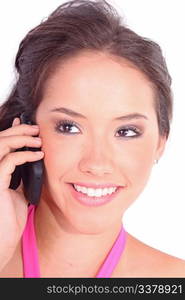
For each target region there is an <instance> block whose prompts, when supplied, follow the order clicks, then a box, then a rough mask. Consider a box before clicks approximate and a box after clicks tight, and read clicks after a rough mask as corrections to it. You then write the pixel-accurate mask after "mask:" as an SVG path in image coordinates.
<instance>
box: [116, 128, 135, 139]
mask: <svg viewBox="0 0 185 300" xmlns="http://www.w3.org/2000/svg"><path fill="white" fill-rule="evenodd" d="M117 132H118V133H119V135H120V136H119V137H126V138H136V137H139V136H140V135H141V132H140V130H139V129H138V128H136V127H133V126H127V127H123V128H120V129H119V130H118V131H117Z"/></svg>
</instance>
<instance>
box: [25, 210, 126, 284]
mask: <svg viewBox="0 0 185 300" xmlns="http://www.w3.org/2000/svg"><path fill="white" fill-rule="evenodd" d="M34 212H35V206H34V205H29V207H28V218H27V223H26V226H25V229H24V232H23V235H22V256H23V268H24V277H25V278H28V277H29V278H30V277H40V270H39V260H38V252H37V243H36V237H35V231H34ZM125 244H126V232H125V230H124V228H123V226H122V228H121V230H120V233H119V235H118V237H117V239H116V241H115V242H114V244H113V246H112V248H111V250H110V251H109V253H108V255H107V257H106V258H105V261H104V263H103V265H102V266H101V268H100V270H99V272H98V275H97V276H96V278H100V277H102V278H109V277H110V276H111V274H112V272H113V270H114V268H115V267H116V265H117V264H118V262H119V259H120V257H121V254H122V252H123V250H124V248H125Z"/></svg>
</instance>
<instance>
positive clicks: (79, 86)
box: [44, 52, 154, 109]
mask: <svg viewBox="0 0 185 300" xmlns="http://www.w3.org/2000/svg"><path fill="white" fill-rule="evenodd" d="M51 99H52V103H51V104H55V105H58V104H64V103H65V104H70V103H71V102H73V104H74V105H77V106H76V107H78V105H79V103H80V104H84V105H86V106H87V105H89V104H91V102H93V103H98V104H99V105H107V106H108V105H114V106H115V104H116V105H117V106H120V105H131V106H132V105H134V106H135V107H136V109H137V108H139V107H140V108H141V109H142V107H145V108H146V106H149V107H151V106H152V104H153V99H154V91H153V89H152V84H151V82H150V81H149V80H148V78H147V77H146V76H145V75H144V74H143V73H142V72H141V71H140V70H138V69H137V68H136V67H135V66H133V64H132V63H130V62H129V61H128V60H126V59H124V58H120V57H116V56H113V55H107V54H105V53H90V52H85V53H81V54H79V55H77V56H75V57H73V58H70V59H68V60H67V61H65V62H63V63H61V64H59V65H58V67H57V69H56V71H55V73H54V74H53V75H52V76H51V77H50V78H49V80H48V81H47V84H46V86H45V92H44V101H47V104H49V102H48V101H51Z"/></svg>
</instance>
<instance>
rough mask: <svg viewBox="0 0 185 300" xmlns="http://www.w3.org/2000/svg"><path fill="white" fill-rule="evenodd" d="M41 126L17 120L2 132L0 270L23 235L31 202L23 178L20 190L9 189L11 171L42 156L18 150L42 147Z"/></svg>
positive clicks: (0, 147)
mask: <svg viewBox="0 0 185 300" xmlns="http://www.w3.org/2000/svg"><path fill="white" fill-rule="evenodd" d="M38 133H39V128H35V127H34V126H33V125H28V124H20V120H19V118H16V119H14V121H13V123H12V127H10V128H8V129H6V130H3V131H0V270H2V268H3V267H4V266H5V265H6V264H7V263H8V261H9V260H10V258H11V257H12V255H13V253H14V251H15V249H16V246H17V244H18V242H19V240H20V238H21V236H22V233H23V230H24V227H25V224H26V220H27V210H28V201H27V200H26V199H25V197H24V193H23V184H22V181H21V184H20V186H19V187H18V188H17V190H12V189H9V186H10V181H11V176H12V173H13V172H14V170H15V168H16V166H18V165H21V164H24V163H26V162H33V161H36V160H40V159H42V158H43V156H44V153H43V152H42V151H39V153H40V155H38V154H37V152H35V151H16V152H15V150H16V149H19V148H22V147H24V146H27V147H39V148H40V147H41V144H42V142H41V140H40V142H39V141H38V138H36V137H33V136H32V135H38Z"/></svg>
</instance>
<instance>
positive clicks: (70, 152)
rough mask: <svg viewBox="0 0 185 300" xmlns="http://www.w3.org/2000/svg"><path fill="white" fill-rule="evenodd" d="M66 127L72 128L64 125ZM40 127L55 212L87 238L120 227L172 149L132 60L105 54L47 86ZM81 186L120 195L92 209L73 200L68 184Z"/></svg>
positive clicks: (78, 61) (75, 65) (71, 63)
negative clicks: (109, 187)
mask: <svg viewBox="0 0 185 300" xmlns="http://www.w3.org/2000/svg"><path fill="white" fill-rule="evenodd" d="M56 108H60V111H59V110H58V111H55V112H54V111H53V112H52V110H54V109H56ZM62 108H63V109H62ZM64 108H65V109H64ZM68 110H70V111H68ZM72 111H73V113H72ZM77 113H78V114H79V115H77ZM80 114H81V115H83V117H82V116H80ZM133 114H137V116H136V115H135V117H134V116H133V117H132V115H133ZM129 115H130V117H129ZM139 115H142V116H139ZM126 116H128V117H126ZM120 117H122V118H120ZM66 120H67V123H69V122H70V123H71V122H73V123H72V124H62V123H61V124H60V122H63V121H65V122H64V123H66ZM36 122H37V123H38V125H39V127H40V137H41V138H42V150H43V151H44V153H45V156H44V164H45V170H46V181H45V185H44V188H45V189H46V190H47V192H48V193H49V194H50V195H51V196H50V199H49V205H50V206H52V207H57V208H58V209H57V211H58V212H59V215H60V212H61V216H62V217H61V219H62V222H63V225H65V226H72V228H75V229H77V230H78V231H80V232H86V233H87V232H88V233H95V232H99V231H102V230H103V228H104V229H105V228H108V227H111V226H113V224H116V223H120V220H121V219H122V216H123V214H124V212H125V210H126V209H127V208H128V207H129V206H130V205H131V204H132V203H133V201H134V200H135V199H136V198H137V197H138V195H139V194H140V193H141V192H142V190H143V189H144V187H145V185H146V183H147V181H148V179H149V176H150V172H151V169H152V167H153V164H154V160H155V159H157V158H159V157H160V156H161V155H162V152H163V150H164V146H165V142H166V140H165V138H160V137H159V132H158V124H157V117H156V112H155V110H154V94H153V90H152V87H151V85H150V83H149V81H148V80H147V79H146V78H145V76H144V75H143V74H142V73H141V72H140V71H138V70H136V69H135V68H133V67H131V65H129V63H128V62H127V61H126V60H124V59H122V58H119V59H118V58H116V57H113V56H112V57H111V56H108V55H105V54H103V53H100V54H97V53H90V52H88V53H87V52H86V53H84V54H82V53H81V55H78V56H76V57H75V58H73V59H70V60H68V61H67V62H65V64H61V66H59V68H58V70H57V71H56V73H55V74H54V75H53V76H52V77H51V78H50V79H49V80H48V82H47V84H46V87H45V92H44V97H43V99H42V102H41V104H40V106H39V107H38V110H37V114H36ZM77 182H82V183H87V184H91V183H96V184H106V183H109V184H115V185H118V186H122V188H121V189H120V192H119V193H118V194H117V196H116V197H115V198H114V199H113V200H112V201H110V202H108V203H106V204H104V205H101V206H87V205H83V204H81V203H79V202H78V201H77V200H76V198H74V197H73V195H72V194H71V186H70V185H69V183H77ZM123 186H126V188H123ZM46 198H47V197H46ZM46 198H45V199H44V201H48V199H46Z"/></svg>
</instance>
